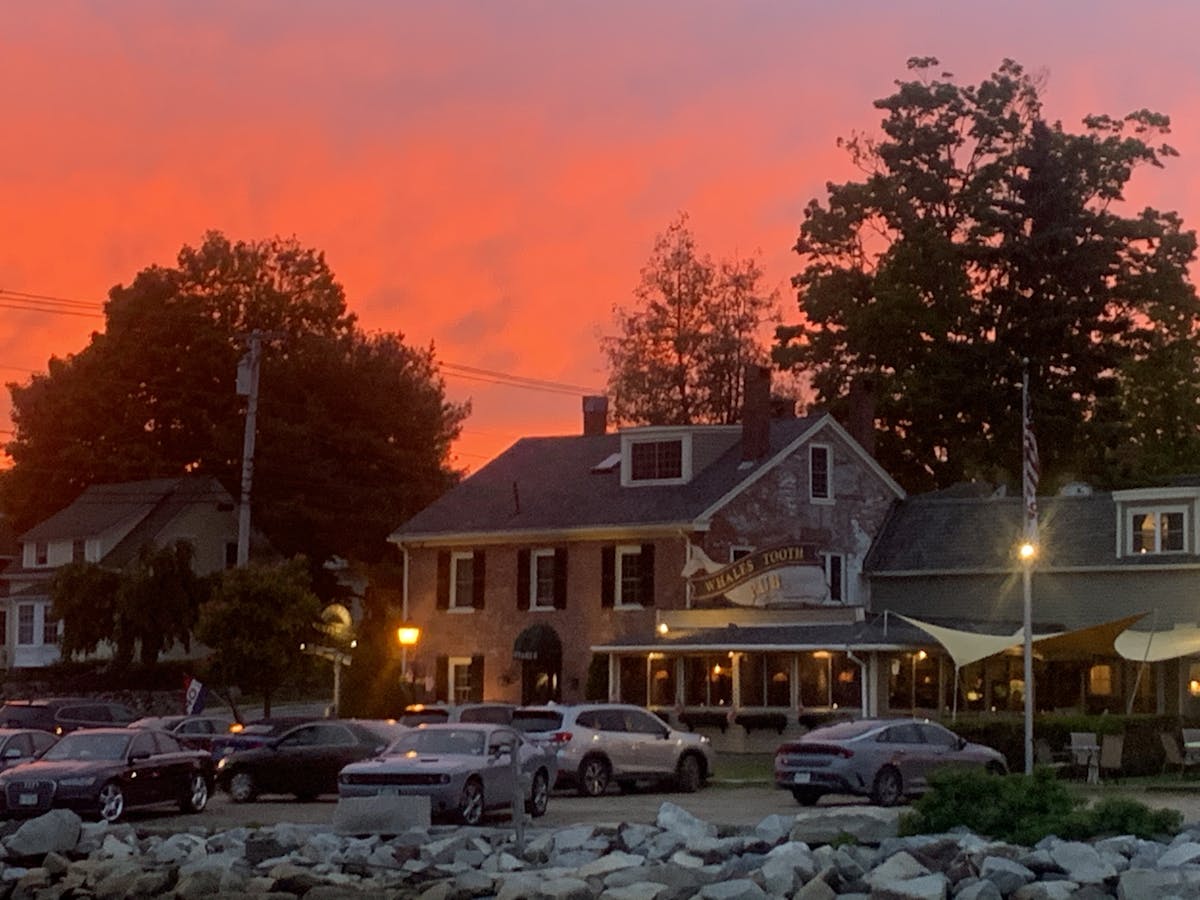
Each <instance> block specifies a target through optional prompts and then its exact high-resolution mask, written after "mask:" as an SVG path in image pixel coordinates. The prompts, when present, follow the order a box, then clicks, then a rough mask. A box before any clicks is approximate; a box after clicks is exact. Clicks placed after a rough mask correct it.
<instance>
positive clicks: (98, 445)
mask: <svg viewBox="0 0 1200 900" xmlns="http://www.w3.org/2000/svg"><path fill="white" fill-rule="evenodd" d="M255 329H258V330H261V331H262V332H263V333H264V334H266V335H267V338H266V343H265V346H264V350H263V357H262V358H263V362H262V370H261V379H260V399H259V406H258V441H257V448H256V456H255V470H254V491H253V512H254V523H255V524H256V525H257V526H259V527H261V528H262V529H263V530H264V531H265V532H266V533H267V536H268V538H269V539H270V540H271V541H272V542H273V543H274V545H275V546H276V547H277V548H278V549H279V550H281V551H282V552H284V553H285V554H287V555H292V554H295V553H305V554H306V555H307V556H308V557H309V558H310V559H311V560H312V562H313V565H314V567H319V566H320V565H321V563H322V562H324V561H325V560H326V559H328V558H329V557H331V556H333V555H340V556H345V557H355V558H360V559H372V558H375V557H377V556H378V555H379V554H380V553H381V551H382V550H383V548H384V547H385V546H386V537H387V534H388V532H389V530H390V529H391V528H394V527H395V525H396V524H397V523H398V522H400V521H403V519H404V518H406V517H407V516H408V515H411V514H413V513H415V512H416V511H418V510H419V509H420V508H421V507H423V506H424V505H426V504H427V503H429V502H430V501H431V500H433V499H434V498H436V497H437V496H438V495H439V494H440V493H442V492H443V491H444V490H445V489H446V488H447V487H448V486H449V485H450V484H452V483H453V481H454V479H455V478H456V473H454V472H453V471H452V470H451V469H450V467H449V465H448V458H449V449H450V444H451V442H452V440H453V439H454V438H455V437H456V436H457V434H458V431H459V428H460V426H461V422H462V420H463V418H464V417H465V415H466V413H467V408H466V407H464V406H459V405H455V404H452V403H449V402H447V400H446V398H445V393H444V383H443V381H442V379H441V376H440V374H439V372H438V368H437V363H436V360H435V359H434V355H433V351H432V348H429V349H418V348H412V347H409V346H407V345H406V344H405V343H404V342H403V337H402V335H400V334H366V333H364V332H363V331H362V330H361V329H359V328H358V326H357V323H356V321H355V318H354V316H353V315H351V314H350V313H348V312H347V308H346V299H345V294H344V292H343V289H342V286H341V285H340V284H339V283H338V282H337V280H336V279H335V278H334V275H333V273H332V271H331V270H330V268H329V266H328V265H327V264H326V262H325V259H324V256H323V255H322V254H320V253H318V252H316V251H314V250H311V249H307V248H304V247H302V246H300V245H299V244H298V243H297V242H296V241H295V240H280V239H275V240H269V241H260V242H238V243H232V242H230V241H229V240H228V239H226V238H225V237H224V236H222V235H220V234H218V233H215V232H214V233H210V234H208V235H207V236H206V237H205V240H204V242H203V244H202V245H201V246H200V247H198V248H193V247H184V248H183V249H182V250H181V251H180V253H179V256H178V259H177V262H176V265H175V266H174V267H163V266H152V267H150V268H148V269H145V270H143V271H142V272H140V273H138V275H137V276H136V277H135V278H134V280H133V282H132V283H131V284H129V285H123V286H118V287H115V288H113V290H112V291H111V293H110V297H109V300H108V302H107V304H106V306H105V327H104V330H103V331H100V332H97V333H94V334H93V335H92V337H91V340H90V342H89V343H88V345H87V346H86V347H85V348H84V349H82V350H80V351H79V352H78V353H75V354H71V355H69V356H67V357H66V358H65V359H59V358H52V359H51V360H50V362H49V367H48V371H47V373H46V374H44V375H35V376H34V377H33V378H32V379H30V381H29V382H27V383H26V384H23V385H15V384H14V385H10V386H9V389H10V391H11V393H12V398H13V420H14V423H15V436H14V438H13V440H12V441H11V442H10V443H9V444H8V451H9V453H10V455H11V456H12V459H13V467H12V468H11V470H9V471H8V472H6V473H4V475H3V481H2V482H0V490H2V495H0V499H2V500H3V504H4V508H5V509H6V510H7V511H8V512H9V514H10V515H11V516H12V518H13V521H14V523H15V524H16V526H17V527H18V528H19V529H21V528H25V527H28V526H30V525H32V524H33V523H35V522H37V521H38V520H40V519H42V518H44V517H45V516H47V515H49V514H50V513H52V512H54V511H55V510H57V509H60V508H62V507H63V506H66V505H67V504H68V503H69V502H71V501H72V500H73V499H74V498H75V497H76V496H77V495H78V494H79V492H80V491H81V490H82V489H83V488H84V487H86V486H87V485H89V484H93V483H96V482H116V481H126V480H133V479H141V478H149V477H161V476H172V475H177V474H180V473H183V472H193V471H198V472H205V473H210V474H213V475H215V476H216V477H218V478H219V479H221V481H222V482H223V483H225V484H226V485H227V486H228V487H229V488H230V489H231V490H232V491H233V492H234V494H235V496H236V494H237V491H238V485H239V475H240V469H241V451H242V435H243V423H244V412H245V402H246V401H245V399H244V398H242V397H239V396H238V394H237V391H236V390H235V380H236V373H237V368H238V361H239V359H240V358H241V356H242V355H243V353H244V352H245V348H246V337H247V335H248V334H249V333H250V332H251V331H253V330H255Z"/></svg>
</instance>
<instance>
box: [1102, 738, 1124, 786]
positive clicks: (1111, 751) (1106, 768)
mask: <svg viewBox="0 0 1200 900" xmlns="http://www.w3.org/2000/svg"><path fill="white" fill-rule="evenodd" d="M1124 752H1125V735H1123V734H1106V735H1104V736H1103V737H1102V738H1100V774H1101V775H1102V776H1104V775H1108V776H1109V777H1112V778H1119V776H1120V774H1121V757H1122V755H1123V754H1124Z"/></svg>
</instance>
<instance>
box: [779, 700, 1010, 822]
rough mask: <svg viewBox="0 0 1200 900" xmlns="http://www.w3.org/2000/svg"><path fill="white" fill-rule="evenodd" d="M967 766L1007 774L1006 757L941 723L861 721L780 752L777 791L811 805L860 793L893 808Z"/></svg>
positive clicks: (816, 732)
mask: <svg viewBox="0 0 1200 900" xmlns="http://www.w3.org/2000/svg"><path fill="white" fill-rule="evenodd" d="M946 765H961V766H970V767H976V768H981V769H984V770H986V771H988V772H994V773H996V774H999V775H1003V774H1004V773H1006V772H1007V771H1008V764H1007V762H1006V761H1005V759H1004V755H1003V754H1001V753H999V752H998V751H996V750H993V749H992V748H991V747H985V746H984V745H982V744H973V743H971V742H969V741H967V740H965V739H964V738H961V737H959V736H958V735H956V734H955V733H954V732H952V731H950V730H949V729H947V728H943V727H942V726H941V725H938V724H937V723H935V722H925V721H918V720H914V719H858V720H856V721H853V722H838V723H836V724H834V725H827V726H825V727H823V728H814V729H813V730H812V731H810V732H808V734H806V735H804V736H803V737H801V738H800V739H799V740H796V741H788V742H787V743H785V744H782V745H781V746H780V747H779V749H778V750H776V751H775V786H776V787H779V788H782V789H784V790H788V791H791V792H792V796H794V797H795V798H796V801H797V802H798V803H802V804H804V805H805V806H811V805H812V804H814V803H816V802H817V801H818V800H820V799H821V797H823V796H824V795H825V794H857V795H859V796H865V797H870V798H871V800H872V802H874V803H877V804H879V805H880V806H892V805H894V804H896V803H899V802H900V801H901V800H903V799H904V798H906V797H911V796H914V795H916V794H921V793H924V792H925V791H926V790H928V788H929V782H928V778H929V773H930V772H931V771H933V770H934V769H935V768H938V767H939V766H946Z"/></svg>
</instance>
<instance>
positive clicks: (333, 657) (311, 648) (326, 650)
mask: <svg viewBox="0 0 1200 900" xmlns="http://www.w3.org/2000/svg"><path fill="white" fill-rule="evenodd" d="M357 646H358V641H351V642H350V649H351V650H353V649H354V648H355V647H357ZM300 652H301V653H307V654H309V655H310V656H319V657H321V658H322V659H327V660H329V661H330V662H331V663H333V715H334V716H337V715H338V714H339V711H340V709H341V703H342V666H348V665H350V660H351V656H350V654H349V653H346V652H345V651H343V650H338V649H336V648H334V647H322V646H319V645H316V644H312V645H310V644H301V645H300Z"/></svg>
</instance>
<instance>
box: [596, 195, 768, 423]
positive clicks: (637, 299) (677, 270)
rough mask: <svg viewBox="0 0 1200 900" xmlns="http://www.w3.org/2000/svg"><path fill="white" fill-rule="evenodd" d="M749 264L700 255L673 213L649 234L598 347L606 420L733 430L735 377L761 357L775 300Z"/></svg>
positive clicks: (738, 391) (737, 397)
mask: <svg viewBox="0 0 1200 900" xmlns="http://www.w3.org/2000/svg"><path fill="white" fill-rule="evenodd" d="M762 282H763V272H762V269H761V267H760V266H759V264H758V261H757V260H755V259H754V258H744V259H739V258H732V259H724V260H721V261H719V262H715V261H713V259H712V258H711V257H709V256H707V255H701V254H700V253H699V251H698V250H697V248H696V240H695V237H694V236H693V235H692V232H691V230H690V229H689V228H688V219H687V215H686V214H680V215H679V217H678V218H677V219H675V220H674V221H673V222H672V223H671V224H670V225H669V226H668V228H667V230H666V232H664V233H663V234H660V235H658V237H657V238H656V239H655V242H654V250H653V252H652V253H651V256H650V260H649V261H648V262H647V263H646V265H645V267H643V269H642V273H641V280H640V282H639V283H638V286H637V288H636V289H635V290H634V302H633V303H632V304H631V305H629V306H616V307H615V308H614V309H613V316H614V319H615V320H616V324H617V328H618V330H619V332H620V333H619V334H617V335H615V336H609V337H606V338H604V339H603V342H602V344H603V349H604V352H605V353H606V355H607V356H608V363H609V392H610V395H611V397H612V400H613V410H612V412H613V417H614V418H615V419H616V420H617V421H618V422H623V423H627V424H635V425H679V424H689V425H690V424H700V423H729V422H735V421H737V420H738V419H739V417H740V416H741V411H742V384H743V373H744V370H745V368H746V366H747V365H749V364H751V363H762V362H765V361H766V359H767V351H766V349H765V346H764V344H763V342H762V341H761V339H760V333H761V328H762V326H763V324H764V323H765V322H767V321H768V320H770V319H771V318H772V316H773V315H774V313H775V311H776V307H777V297H776V295H775V294H774V293H773V292H770V291H767V290H765V289H764V287H763V283H762Z"/></svg>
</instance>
